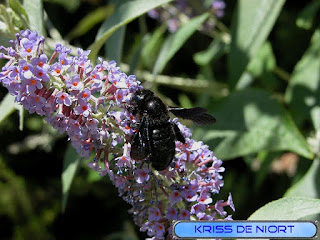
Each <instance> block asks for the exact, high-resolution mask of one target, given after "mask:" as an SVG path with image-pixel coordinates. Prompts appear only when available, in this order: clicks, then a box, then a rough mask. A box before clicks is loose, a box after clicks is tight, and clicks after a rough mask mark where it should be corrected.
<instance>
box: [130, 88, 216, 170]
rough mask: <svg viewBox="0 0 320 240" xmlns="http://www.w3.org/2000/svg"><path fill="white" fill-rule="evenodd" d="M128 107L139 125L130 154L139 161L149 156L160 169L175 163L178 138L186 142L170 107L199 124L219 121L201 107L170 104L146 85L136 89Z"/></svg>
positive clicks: (178, 115) (174, 111) (154, 166)
mask: <svg viewBox="0 0 320 240" xmlns="http://www.w3.org/2000/svg"><path fill="white" fill-rule="evenodd" d="M127 109H128V111H129V112H130V113H131V114H132V115H134V116H137V118H138V124H137V128H138V129H137V132H136V133H135V135H134V136H133V137H132V139H131V151H130V157H131V158H132V159H134V160H138V161H139V160H144V159H147V158H148V159H149V161H150V162H151V164H152V167H153V168H154V169H156V170H158V171H162V170H165V169H166V168H167V167H168V166H169V165H170V164H171V162H172V160H173V158H174V155H175V147H176V145H175V141H176V140H177V141H179V142H182V143H185V138H184V136H183V135H182V133H181V132H180V129H179V127H178V126H177V124H175V123H174V122H172V121H169V119H170V117H169V111H170V112H172V113H173V114H174V115H175V116H177V117H181V118H184V119H189V120H192V121H193V122H194V123H196V124H198V125H203V124H209V123H214V122H215V121H216V119H215V118H214V117H213V116H211V115H209V114H208V113H206V112H207V110H206V109H204V108H201V107H195V108H172V107H168V106H167V105H165V104H164V103H163V102H162V100H161V99H160V98H159V97H157V96H155V95H154V93H153V92H152V91H150V90H146V89H142V90H137V91H136V92H135V93H134V95H133V97H132V99H131V101H130V103H129V104H128V106H127Z"/></svg>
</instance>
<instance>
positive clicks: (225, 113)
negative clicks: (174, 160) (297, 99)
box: [196, 89, 313, 160]
mask: <svg viewBox="0 0 320 240" xmlns="http://www.w3.org/2000/svg"><path fill="white" fill-rule="evenodd" d="M213 115H214V116H215V117H216V119H217V123H216V124H215V125H214V126H212V129H210V130H208V129H206V130H203V131H206V132H205V133H200V134H201V135H200V134H198V136H201V140H203V141H205V142H207V143H208V144H209V145H211V146H212V148H214V151H215V155H216V156H217V157H219V158H221V159H223V160H226V159H231V158H235V157H241V156H246V155H248V154H252V153H257V152H260V151H262V150H266V151H292V152H295V153H297V154H300V155H301V156H304V157H306V158H312V157H313V154H312V152H311V150H310V148H309V146H308V144H307V143H306V141H305V139H304V137H303V136H302V135H301V134H300V132H299V130H298V129H297V127H296V126H295V124H294V122H293V120H292V119H291V117H290V115H289V114H288V113H287V112H286V110H285V109H284V108H283V107H282V106H281V105H280V104H279V103H278V102H277V101H276V100H275V99H274V98H273V96H272V95H270V94H269V93H268V92H266V91H263V90H258V89H246V90H242V91H238V92H235V93H233V94H231V95H230V96H229V97H227V98H226V99H224V100H223V101H222V102H221V103H220V104H219V105H218V106H216V107H215V108H214V109H213ZM198 131H201V130H198ZM196 136H197V135H196Z"/></svg>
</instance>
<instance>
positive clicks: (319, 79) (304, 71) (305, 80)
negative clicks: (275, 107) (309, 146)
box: [285, 29, 320, 124]
mask: <svg viewBox="0 0 320 240" xmlns="http://www.w3.org/2000/svg"><path fill="white" fill-rule="evenodd" d="M319 69H320V30H319V29H317V30H316V31H315V32H314V34H313V36H312V39H311V44H310V47H309V48H308V49H307V51H306V52H305V53H304V54H303V56H302V58H301V59H300V61H299V62H298V63H297V64H296V66H295V67H294V70H293V73H292V78H291V80H290V82H289V85H288V88H287V90H286V94H285V101H286V102H287V103H288V104H289V105H290V110H291V112H292V115H293V117H294V119H295V121H296V122H297V123H298V124H300V123H302V122H303V121H305V120H308V119H310V112H311V111H312V109H313V108H314V107H317V106H319V105H320V99H319V96H320V88H319V85H320V71H319ZM316 124H317V123H316Z"/></svg>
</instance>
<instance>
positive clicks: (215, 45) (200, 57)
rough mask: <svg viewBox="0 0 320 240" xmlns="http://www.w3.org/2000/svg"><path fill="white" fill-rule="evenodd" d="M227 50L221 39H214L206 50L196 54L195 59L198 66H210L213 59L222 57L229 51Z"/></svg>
mask: <svg viewBox="0 0 320 240" xmlns="http://www.w3.org/2000/svg"><path fill="white" fill-rule="evenodd" d="M227 48H228V46H227V45H226V44H225V43H224V42H222V41H221V40H220V39H214V40H213V41H212V43H211V44H210V46H209V47H208V48H207V49H206V50H203V51H201V52H198V53H196V54H195V55H194V56H193V59H194V61H195V62H196V63H197V64H199V65H201V66H204V65H207V64H209V63H210V61H212V60H213V59H215V58H218V57H220V56H221V55H222V54H223V53H224V52H226V51H227Z"/></svg>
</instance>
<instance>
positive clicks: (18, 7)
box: [8, 0, 27, 17]
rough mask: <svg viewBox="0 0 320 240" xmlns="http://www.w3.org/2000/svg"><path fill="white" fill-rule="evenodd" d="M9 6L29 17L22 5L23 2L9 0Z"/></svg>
mask: <svg viewBox="0 0 320 240" xmlns="http://www.w3.org/2000/svg"><path fill="white" fill-rule="evenodd" d="M8 3H9V6H10V7H11V8H12V9H13V10H14V11H16V12H17V13H19V14H21V15H23V16H25V17H27V12H26V10H25V9H24V8H23V7H22V5H21V3H20V2H19V1H18V0H9V1H8Z"/></svg>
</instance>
